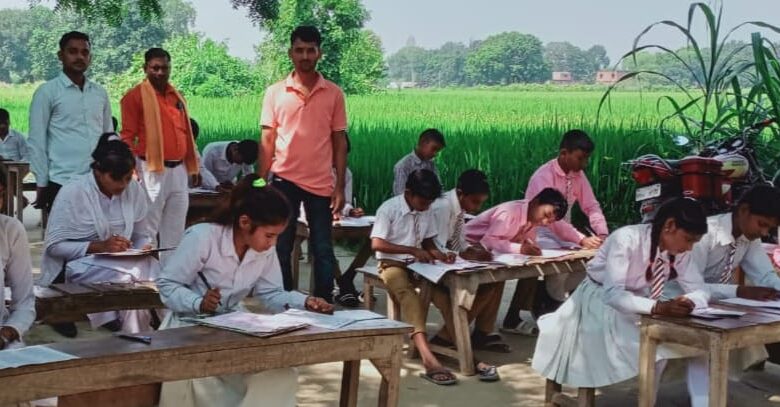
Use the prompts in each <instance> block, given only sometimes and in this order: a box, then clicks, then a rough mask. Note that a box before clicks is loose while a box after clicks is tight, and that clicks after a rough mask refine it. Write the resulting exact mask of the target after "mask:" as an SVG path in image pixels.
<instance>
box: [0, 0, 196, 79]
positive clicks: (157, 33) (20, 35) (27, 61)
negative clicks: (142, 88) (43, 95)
mask: <svg viewBox="0 0 780 407" xmlns="http://www.w3.org/2000/svg"><path fill="white" fill-rule="evenodd" d="M161 4H162V6H163V14H162V15H161V16H160V18H158V19H156V20H153V21H146V20H145V19H144V17H143V13H142V11H141V10H140V9H135V8H131V9H130V10H129V11H128V14H127V15H126V16H125V18H124V19H123V20H122V21H121V23H120V24H118V25H111V24H109V23H108V22H106V21H104V20H89V19H87V18H86V17H84V16H81V15H79V14H76V13H74V12H73V11H70V10H61V11H59V12H53V11H52V10H50V9H47V8H45V7H34V8H32V9H29V10H0V40H2V41H0V44H2V45H0V49H5V48H7V49H10V51H11V52H10V54H7V55H8V56H7V57H4V56H0V80H2V81H8V80H11V79H13V80H14V81H16V82H19V81H35V80H46V79H50V78H52V77H54V76H55V75H57V73H58V72H59V71H60V63H59V61H58V60H57V51H58V49H59V45H58V43H59V40H60V37H61V36H62V34H64V33H65V32H68V31H73V30H77V31H82V32H85V33H87V34H88V35H90V39H91V41H92V49H93V53H92V64H91V66H90V76H91V77H92V78H93V79H96V80H99V81H107V80H108V79H109V77H111V76H113V75H116V74H119V73H121V72H124V71H125V70H127V68H129V67H130V65H131V63H132V58H133V55H134V54H135V53H137V52H139V51H141V50H146V49H147V48H149V47H153V46H160V45H161V44H162V43H163V42H165V40H166V39H168V38H170V37H171V36H173V35H181V34H186V33H187V32H188V31H189V27H190V26H191V25H192V23H193V22H194V20H195V10H194V9H193V8H192V7H191V6H190V5H189V3H185V2H184V1H183V0H163V1H162V2H161ZM6 38H10V39H12V42H9V41H6V40H5V39H6ZM6 44H7V45H6ZM3 54H5V53H3ZM8 60H10V62H9V61H8Z"/></svg>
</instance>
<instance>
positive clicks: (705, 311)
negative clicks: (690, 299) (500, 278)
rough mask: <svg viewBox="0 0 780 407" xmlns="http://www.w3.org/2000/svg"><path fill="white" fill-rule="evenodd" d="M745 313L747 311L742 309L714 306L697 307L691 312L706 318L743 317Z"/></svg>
mask: <svg viewBox="0 0 780 407" xmlns="http://www.w3.org/2000/svg"><path fill="white" fill-rule="evenodd" d="M745 314H747V313H746V312H742V311H732V310H725V309H719V308H712V307H703V308H696V309H694V310H693V311H692V312H691V316H693V317H698V318H704V319H720V318H729V317H731V318H733V317H741V316H743V315H745Z"/></svg>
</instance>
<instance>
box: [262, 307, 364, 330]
mask: <svg viewBox="0 0 780 407" xmlns="http://www.w3.org/2000/svg"><path fill="white" fill-rule="evenodd" d="M342 315H343V314H342ZM276 316H278V317H280V318H282V319H283V320H285V321H289V322H290V323H294V322H297V323H303V324H308V325H311V326H316V327H319V328H324V329H339V328H342V327H345V326H347V325H349V324H352V323H353V322H355V321H354V320H352V319H349V318H344V317H343V316H336V315H327V314H319V313H316V312H310V311H304V310H300V309H289V310H287V311H285V312H283V313H281V314H276Z"/></svg>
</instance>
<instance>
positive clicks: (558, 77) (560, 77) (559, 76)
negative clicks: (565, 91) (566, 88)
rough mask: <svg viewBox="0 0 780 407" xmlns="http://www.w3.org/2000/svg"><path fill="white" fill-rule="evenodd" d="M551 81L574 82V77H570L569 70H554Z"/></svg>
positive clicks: (557, 82) (560, 82)
mask: <svg viewBox="0 0 780 407" xmlns="http://www.w3.org/2000/svg"><path fill="white" fill-rule="evenodd" d="M552 83H555V84H567V83H574V79H573V78H572V77H571V72H567V71H556V72H553V73H552Z"/></svg>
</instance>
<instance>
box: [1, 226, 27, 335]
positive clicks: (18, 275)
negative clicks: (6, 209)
mask: <svg viewBox="0 0 780 407" xmlns="http://www.w3.org/2000/svg"><path fill="white" fill-rule="evenodd" d="M0 259H2V262H3V267H0V350H3V349H14V348H19V347H22V346H24V342H23V340H22V339H23V336H24V334H25V333H26V332H27V330H28V329H30V326H31V325H32V323H33V321H35V296H34V295H33V273H32V261H31V260H30V247H29V244H28V243H27V233H26V232H25V230H24V225H22V223H21V222H19V221H18V220H17V219H16V218H12V217H9V216H5V215H0ZM6 287H7V288H10V289H11V298H5V292H6V291H5V288H6ZM6 304H8V305H7V306H6Z"/></svg>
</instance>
